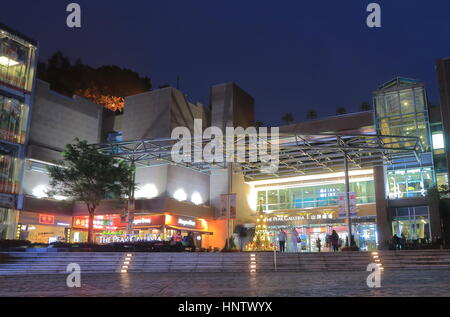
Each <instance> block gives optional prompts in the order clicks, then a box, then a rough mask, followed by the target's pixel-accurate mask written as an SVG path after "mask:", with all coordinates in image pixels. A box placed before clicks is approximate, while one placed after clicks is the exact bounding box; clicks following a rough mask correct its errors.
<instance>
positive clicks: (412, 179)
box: [0, 26, 450, 251]
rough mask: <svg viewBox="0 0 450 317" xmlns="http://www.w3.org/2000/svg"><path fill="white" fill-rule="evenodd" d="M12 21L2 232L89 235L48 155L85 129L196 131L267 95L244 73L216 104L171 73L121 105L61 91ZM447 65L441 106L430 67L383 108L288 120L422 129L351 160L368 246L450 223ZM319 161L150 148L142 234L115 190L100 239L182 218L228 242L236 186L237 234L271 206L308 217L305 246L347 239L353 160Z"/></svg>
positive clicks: (356, 130)
mask: <svg viewBox="0 0 450 317" xmlns="http://www.w3.org/2000/svg"><path fill="white" fill-rule="evenodd" d="M0 30H1V32H2V33H0V34H1V35H0V107H1V110H0V111H1V113H0V116H1V123H0V159H1V160H0V162H1V166H0V168H1V174H0V198H1V199H0V208H1V209H0V237H1V238H7V239H28V240H30V241H32V242H39V243H49V242H53V241H68V242H82V241H86V239H87V219H88V217H87V216H88V212H87V208H86V207H85V206H84V204H83V203H81V202H74V201H71V200H70V198H68V197H51V198H50V197H48V195H47V190H48V189H49V176H48V173H47V166H49V165H51V164H53V162H55V161H56V160H58V159H61V152H62V151H63V149H64V147H65V145H66V144H68V143H71V142H73V140H74V139H75V138H79V139H82V140H87V141H88V142H89V143H91V144H100V143H112V142H124V141H133V140H161V139H164V138H170V137H171V134H172V130H173V129H174V128H176V127H180V126H183V127H187V128H189V129H190V130H191V131H193V130H194V119H201V120H202V122H203V129H206V128H207V127H209V126H215V127H219V128H222V129H225V128H226V127H243V128H247V127H251V126H254V125H255V115H254V113H255V108H254V99H253V98H252V97H251V96H250V95H249V94H247V93H246V92H245V91H244V90H243V89H241V88H239V87H238V86H237V85H236V84H233V83H226V84H219V85H216V86H213V87H211V89H210V100H209V105H208V106H204V105H202V104H200V103H192V102H190V101H189V100H188V98H187V96H186V95H185V94H183V93H182V92H181V91H179V90H177V89H175V88H172V87H165V88H160V89H155V90H152V91H149V92H146V93H142V94H138V95H134V96H130V97H127V98H126V99H125V109H124V112H123V113H122V114H120V115H117V114H115V113H113V112H111V111H109V110H105V109H104V108H103V107H102V106H100V105H97V104H94V103H92V102H90V101H89V100H86V99H84V98H81V97H79V96H73V98H68V97H66V96H62V95H60V94H58V93H56V92H54V91H52V90H51V87H50V85H49V84H48V83H46V82H43V81H41V80H38V79H35V71H34V69H35V64H36V60H35V56H36V54H37V53H36V52H37V44H36V42H35V41H33V40H31V39H28V38H27V37H26V36H23V35H21V34H19V33H17V32H14V31H13V30H11V29H9V28H7V27H4V26H0ZM438 65H441V66H440V67H438V68H437V71H438V74H439V83H440V85H441V87H440V88H441V99H442V106H441V107H439V106H432V107H431V106H429V104H428V102H427V95H426V90H425V86H424V84H423V83H421V82H420V81H417V80H410V79H405V78H395V79H393V80H391V81H389V82H387V83H385V84H382V85H380V86H379V87H378V88H376V89H375V90H374V93H373V108H374V111H365V112H359V113H352V114H347V115H340V116H334V117H328V118H323V119H317V120H310V121H306V122H300V123H296V124H292V125H288V126H281V127H280V133H281V134H282V135H283V134H289V135H298V136H311V135H319V134H325V133H326V134H329V135H354V136H357V135H384V136H386V137H384V138H383V141H384V142H386V143H387V144H389V143H391V144H395V143H396V139H397V138H398V137H397V138H396V136H410V137H417V139H418V140H420V144H421V150H420V152H419V153H416V155H414V156H413V157H412V158H411V157H410V158H402V159H401V160H396V161H389V162H386V163H385V164H384V165H374V166H364V167H357V165H352V168H351V169H350V171H349V183H350V184H349V186H350V192H351V193H353V195H352V196H354V200H355V202H354V204H355V206H354V208H352V209H351V214H350V216H351V223H352V229H353V233H354V235H355V241H356V243H357V244H358V245H359V246H360V247H361V248H362V249H376V248H383V247H385V242H386V241H387V240H389V239H390V238H391V237H392V235H393V234H398V235H399V236H400V235H402V234H403V235H404V236H405V237H406V238H407V239H410V240H417V239H427V240H430V239H432V238H436V237H440V236H441V235H442V223H441V217H440V214H439V205H438V202H437V201H436V200H435V198H432V197H433V196H429V195H427V191H428V190H429V189H430V188H432V187H434V186H436V185H445V184H448V172H447V171H448V162H449V158H450V157H449V155H450V153H449V152H448V150H447V149H446V147H445V144H446V143H447V142H448V141H447V140H446V139H445V137H444V132H443V131H444V128H443V127H446V124H447V120H448V119H449V118H450V117H449V111H448V109H450V108H449V107H450V103H449V102H448V101H449V100H450V81H448V80H447V77H448V78H450V66H449V65H450V61H449V60H442V61H439V63H438ZM369 97H370V96H368V98H369ZM441 112H442V115H441ZM443 116H446V118H445V119H444V120H442V119H441V118H442V117H443ZM446 131H447V130H446ZM314 159H315V160H316V161H317V160H318V159H317V158H314ZM321 164H322V165H324V166H326V162H325V163H321ZM311 171H313V172H308V173H300V172H301V170H300V172H299V171H297V170H296V171H294V170H293V172H292V174H289V173H288V174H282V175H280V174H270V175H265V176H264V177H257V178H255V177H252V175H251V174H249V173H244V172H243V171H242V169H239V168H236V167H233V168H232V169H231V168H228V169H226V168H219V167H215V168H209V169H208V170H198V169H196V168H193V166H189V165H185V166H182V165H180V164H174V163H173V162H168V161H164V160H159V159H156V158H155V159H152V160H147V161H145V162H140V164H138V165H137V171H136V182H137V184H138V190H137V191H136V194H135V197H136V206H135V209H136V211H135V217H134V221H133V232H132V235H131V237H130V236H128V237H127V236H126V234H125V232H126V223H125V214H126V206H123V205H121V204H120V203H118V202H117V201H112V200H105V201H104V202H103V203H102V204H101V205H100V206H99V208H98V210H97V212H96V217H95V221H94V229H95V233H96V239H97V241H98V242H99V243H110V242H115V241H125V240H126V239H142V240H167V239H170V237H171V236H172V235H173V234H174V232H175V231H177V230H180V231H182V232H183V234H186V233H187V232H194V233H195V236H196V241H197V243H198V246H202V247H218V248H221V247H223V246H224V244H225V239H226V236H227V235H228V228H227V219H226V217H224V213H223V210H224V201H225V200H227V199H224V197H227V196H226V195H227V194H231V193H233V194H236V196H235V199H234V200H233V208H235V211H236V217H235V219H233V220H232V221H231V222H232V224H231V226H230V228H231V234H233V228H235V227H236V225H243V226H245V227H248V228H252V227H254V226H255V221H256V217H255V215H256V213H257V212H261V211H263V212H265V213H266V214H267V221H268V227H269V231H271V232H272V233H274V232H276V231H277V230H279V229H288V231H289V232H292V230H294V229H295V230H296V231H297V232H298V234H299V235H300V237H301V240H302V245H301V247H302V250H304V251H315V250H316V245H315V243H314V241H316V239H317V238H321V239H322V241H324V240H325V236H326V234H328V233H330V232H331V231H332V230H336V231H337V232H338V234H339V235H340V236H341V238H342V239H343V240H344V241H345V238H346V236H347V232H348V220H347V217H348V215H347V210H346V209H345V208H343V207H342V205H341V204H340V203H339V201H340V200H341V198H342V195H343V193H344V192H345V191H346V189H345V185H344V183H345V174H344V172H343V171H342V170H341V169H336V170H333V168H329V167H328V168H327V169H326V170H324V169H318V170H317V171H316V172H314V170H311ZM235 236H236V239H239V238H238V237H237V234H235ZM273 236H275V235H273ZM241 239H248V238H241ZM237 244H239V243H238V242H237Z"/></svg>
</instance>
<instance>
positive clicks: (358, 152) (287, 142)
mask: <svg viewBox="0 0 450 317" xmlns="http://www.w3.org/2000/svg"><path fill="white" fill-rule="evenodd" d="M256 138H257V139H258V143H262V142H267V143H268V147H269V149H268V153H269V154H270V145H273V144H275V142H276V143H277V145H278V146H279V163H278V164H279V168H278V170H277V171H276V172H275V173H271V174H266V173H264V172H263V171H262V170H263V168H264V167H265V166H266V165H267V163H264V162H262V161H256V162H249V151H248V150H249V149H250V148H251V147H252V146H253V147H254V146H255V144H251V142H252V141H250V140H251V138H249V136H248V135H246V136H244V137H241V138H240V139H234V152H233V153H226V149H227V147H226V144H225V141H224V144H223V150H224V157H226V156H227V155H230V154H231V155H234V156H235V157H236V156H237V153H238V150H243V149H244V150H246V151H245V153H246V155H245V162H241V163H234V169H235V170H240V171H241V172H242V173H243V174H244V176H245V178H246V179H248V180H262V179H267V178H281V177H289V176H299V175H311V174H320V173H328V172H340V171H343V170H344V163H345V159H347V160H348V168H349V169H364V168H371V167H374V166H383V165H391V164H393V163H394V162H395V161H398V160H403V159H408V158H409V159H413V160H416V161H419V155H420V153H421V152H423V147H422V145H421V142H420V139H419V138H418V137H411V136H396V135H377V134H331V133H321V134H282V135H280V136H278V137H273V138H271V137H270V135H269V137H267V138H262V137H260V136H256ZM224 139H226V138H224ZM254 140H255V139H253V142H254ZM179 141H180V140H178V139H171V138H162V139H141V140H134V141H121V142H112V143H102V144H98V145H96V147H97V148H98V149H99V150H100V151H101V152H103V153H112V154H113V155H114V156H116V157H117V158H121V159H125V160H128V161H131V162H134V163H135V164H136V165H137V166H155V165H162V164H164V165H165V164H172V165H177V166H183V167H186V168H190V169H192V170H196V171H198V172H201V173H206V174H209V173H210V172H211V170H214V169H224V168H227V163H226V162H214V163H207V162H196V161H194V152H195V151H202V152H201V153H203V148H204V146H205V145H206V144H208V143H210V142H211V139H201V140H195V139H193V142H192V143H193V145H192V151H191V154H192V155H191V156H192V157H189V158H187V160H186V162H182V163H177V162H174V161H173V159H172V156H171V150H172V147H173V145H175V144H176V143H177V142H179Z"/></svg>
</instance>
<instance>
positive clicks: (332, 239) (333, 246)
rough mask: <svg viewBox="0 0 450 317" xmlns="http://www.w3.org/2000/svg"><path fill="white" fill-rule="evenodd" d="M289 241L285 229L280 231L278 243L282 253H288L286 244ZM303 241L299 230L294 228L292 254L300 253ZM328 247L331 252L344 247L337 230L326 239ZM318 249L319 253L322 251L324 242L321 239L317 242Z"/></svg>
mask: <svg viewBox="0 0 450 317" xmlns="http://www.w3.org/2000/svg"><path fill="white" fill-rule="evenodd" d="M287 240H288V235H287V233H286V231H284V230H283V229H280V231H279V233H278V242H279V246H280V252H286V242H287ZM301 242H302V240H301V239H300V237H299V235H298V232H297V230H296V229H295V228H294V229H292V232H291V244H292V252H298V244H299V243H301ZM326 245H327V247H329V249H330V250H333V251H334V252H336V251H339V248H340V247H341V246H342V240H341V238H340V237H339V235H338V234H337V232H336V230H333V232H332V233H331V234H330V235H327V237H326ZM316 247H317V250H318V251H319V252H321V251H322V240H321V239H320V238H317V240H316Z"/></svg>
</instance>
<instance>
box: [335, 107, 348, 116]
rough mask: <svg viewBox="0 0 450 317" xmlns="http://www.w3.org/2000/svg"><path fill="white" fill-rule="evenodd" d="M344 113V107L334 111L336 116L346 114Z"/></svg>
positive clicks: (345, 111)
mask: <svg viewBox="0 0 450 317" xmlns="http://www.w3.org/2000/svg"><path fill="white" fill-rule="evenodd" d="M346 113H347V110H345V108H344V107H339V108H337V109H336V114H337V115H341V114H346Z"/></svg>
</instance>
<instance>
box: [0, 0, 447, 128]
mask: <svg viewBox="0 0 450 317" xmlns="http://www.w3.org/2000/svg"><path fill="white" fill-rule="evenodd" d="M70 2H78V3H79V4H80V5H81V6H82V28H81V29H77V30H75V29H69V28H67V27H66V25H65V21H66V17H67V13H66V12H65V8H66V6H67V4H68V3H70ZM370 2H378V3H379V4H381V6H382V24H383V26H382V28H381V29H369V28H368V27H367V26H366V23H365V21H366V17H367V15H368V13H366V7H367V4H369V3H370ZM0 22H2V23H5V24H7V25H9V26H11V27H12V28H15V29H16V30H18V31H21V32H23V33H25V34H27V35H29V36H31V37H33V38H35V39H37V40H38V41H39V42H40V45H41V59H47V58H48V56H49V55H50V54H51V53H53V52H54V51H56V50H58V49H60V50H62V51H63V52H64V53H65V54H67V55H69V56H70V57H71V58H73V59H75V58H77V57H81V58H82V60H83V62H85V63H87V64H91V65H93V66H99V65H104V64H117V65H119V66H122V67H127V68H131V69H133V70H135V71H137V72H139V73H140V74H142V75H146V76H149V77H151V78H152V81H153V84H154V87H157V86H160V85H163V84H172V85H175V84H176V77H177V75H179V76H180V77H181V89H182V90H183V91H184V92H185V93H187V94H188V95H189V96H190V99H191V100H192V101H197V100H199V101H202V102H204V103H205V104H206V103H207V100H208V88H209V87H210V86H211V85H214V84H218V83H222V82H227V81H234V82H236V83H237V84H238V85H240V86H241V87H242V88H243V89H245V90H246V91H248V92H249V93H250V94H251V95H253V97H254V98H255V100H256V115H257V119H258V120H260V121H263V122H264V123H266V124H276V123H278V122H279V121H280V118H281V116H282V114H283V113H285V112H288V111H291V112H293V113H294V116H295V118H296V120H298V121H299V120H303V119H304V118H305V114H306V112H307V110H309V109H316V111H317V112H318V114H319V116H321V117H323V116H327V115H333V114H335V111H336V108H337V107H340V106H342V107H346V108H347V110H348V111H349V112H353V111H357V110H358V108H359V105H360V103H361V102H363V101H371V92H372V91H373V90H374V89H375V88H376V87H377V86H378V85H380V84H382V83H384V82H386V81H388V80H389V79H391V78H392V77H395V76H406V77H412V78H418V79H421V80H423V81H424V82H425V83H426V84H427V88H428V94H429V99H430V101H431V102H433V103H436V102H438V101H439V97H438V91H437V85H436V78H435V77H436V75H435V72H434V61H435V60H436V59H438V58H441V57H448V56H450V1H448V0H432V1H425V0H395V1H392V0H389V1H375V0H374V1H365V0H314V1H313V0H309V1H302V0H295V1H282V0H281V1H273V0H272V1H265V0H226V1H211V0H159V1H156V0H128V1H122V0H120V1H115V0H114V1H112V0H109V1H107V0H79V1H64V0H58V1H53V0H15V1H3V2H2V8H1V11H0Z"/></svg>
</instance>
